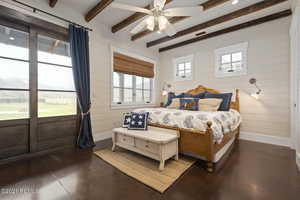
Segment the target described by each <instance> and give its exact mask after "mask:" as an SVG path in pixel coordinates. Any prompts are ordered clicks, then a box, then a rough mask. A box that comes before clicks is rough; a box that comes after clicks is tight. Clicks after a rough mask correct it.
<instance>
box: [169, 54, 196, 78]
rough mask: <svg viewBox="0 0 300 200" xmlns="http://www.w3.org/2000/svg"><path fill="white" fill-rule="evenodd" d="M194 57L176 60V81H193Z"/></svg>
mask: <svg viewBox="0 0 300 200" xmlns="http://www.w3.org/2000/svg"><path fill="white" fill-rule="evenodd" d="M193 57H194V56H193V55H190V56H185V57H180V58H175V59H174V60H173V62H174V68H175V69H174V71H175V74H174V79H175V80H192V71H193V59H194V58H193Z"/></svg>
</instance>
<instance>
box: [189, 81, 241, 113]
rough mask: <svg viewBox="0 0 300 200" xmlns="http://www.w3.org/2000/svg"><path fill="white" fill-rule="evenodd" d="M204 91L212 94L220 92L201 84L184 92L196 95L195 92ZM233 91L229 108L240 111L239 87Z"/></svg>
mask: <svg viewBox="0 0 300 200" xmlns="http://www.w3.org/2000/svg"><path fill="white" fill-rule="evenodd" d="M204 92H208V93H212V94H220V92H219V91H218V90H215V89H211V88H206V87H204V86H202V85H199V86H198V87H196V88H195V89H192V90H189V91H187V92H185V93H188V94H193V95H196V94H199V93H204ZM235 93H236V94H235V100H234V101H231V103H230V108H232V109H235V110H237V111H240V91H239V89H236V90H235Z"/></svg>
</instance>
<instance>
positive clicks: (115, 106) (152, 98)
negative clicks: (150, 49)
mask: <svg viewBox="0 0 300 200" xmlns="http://www.w3.org/2000/svg"><path fill="white" fill-rule="evenodd" d="M110 49H111V72H110V73H111V76H110V77H111V80H110V83H111V89H110V96H111V98H110V107H111V109H126V108H140V107H144V106H151V107H152V106H154V105H155V96H156V95H155V89H154V88H155V83H156V76H155V74H156V61H155V60H152V59H150V58H146V57H143V56H140V55H138V54H135V53H131V52H129V51H127V50H124V49H120V48H117V47H114V46H112V45H111V46H110ZM114 53H120V54H123V55H126V56H130V57H133V58H136V59H139V60H143V61H146V62H150V63H152V64H153V65H154V77H153V78H152V79H151V78H150V103H145V102H136V101H135V100H136V95H135V94H136V84H135V83H136V76H135V75H132V76H133V78H132V89H133V102H122V103H121V104H119V103H115V102H114V96H113V95H114V88H120V89H124V88H125V87H123V88H122V85H121V84H122V82H123V76H122V75H121V76H120V86H119V87H114ZM120 74H122V73H120ZM145 78H147V77H145ZM138 90H139V89H138ZM123 94H124V93H123ZM123 94H122V92H120V97H121V98H123V97H122V96H123Z"/></svg>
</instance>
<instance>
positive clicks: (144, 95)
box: [112, 48, 155, 107]
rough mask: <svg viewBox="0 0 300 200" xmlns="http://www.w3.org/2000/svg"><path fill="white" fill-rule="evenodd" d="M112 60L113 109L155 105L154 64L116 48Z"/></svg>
mask: <svg viewBox="0 0 300 200" xmlns="http://www.w3.org/2000/svg"><path fill="white" fill-rule="evenodd" d="M129 54H130V56H129ZM112 59H113V63H112V64H113V66H112V67H113V74H112V107H124V106H125V107H126V106H139V105H145V104H151V103H153V96H154V95H153V78H154V74H155V73H154V65H155V64H154V62H153V61H151V60H150V59H147V58H141V57H140V56H138V55H133V54H131V53H124V52H123V51H122V50H119V49H114V48H113V51H112Z"/></svg>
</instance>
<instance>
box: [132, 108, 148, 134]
mask: <svg viewBox="0 0 300 200" xmlns="http://www.w3.org/2000/svg"><path fill="white" fill-rule="evenodd" d="M148 117H149V113H148V112H146V113H135V112H132V113H131V122H130V124H129V126H128V129H129V130H147V129H148Z"/></svg>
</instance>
